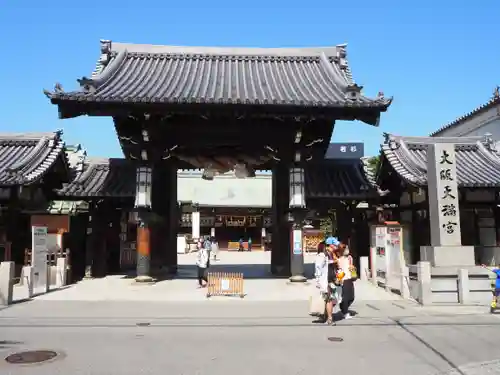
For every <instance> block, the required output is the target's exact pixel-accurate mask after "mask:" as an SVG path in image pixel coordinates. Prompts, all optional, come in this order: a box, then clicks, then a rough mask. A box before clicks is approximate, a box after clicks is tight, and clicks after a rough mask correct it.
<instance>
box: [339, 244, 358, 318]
mask: <svg viewBox="0 0 500 375" xmlns="http://www.w3.org/2000/svg"><path fill="white" fill-rule="evenodd" d="M339 249H340V250H341V251H342V256H340V258H339V262H338V265H339V268H340V269H341V270H342V271H343V272H344V274H345V276H344V279H343V282H342V300H341V302H340V311H341V312H342V315H344V319H350V318H351V314H350V313H349V307H351V305H352V303H353V302H354V281H355V280H354V279H353V278H352V270H353V268H354V261H353V258H352V256H351V254H350V252H349V248H348V247H347V246H346V245H345V244H344V243H341V244H340V245H339Z"/></svg>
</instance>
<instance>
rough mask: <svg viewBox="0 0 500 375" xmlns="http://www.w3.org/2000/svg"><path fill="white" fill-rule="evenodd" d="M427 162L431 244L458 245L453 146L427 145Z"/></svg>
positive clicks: (447, 144)
mask: <svg viewBox="0 0 500 375" xmlns="http://www.w3.org/2000/svg"><path fill="white" fill-rule="evenodd" d="M427 163H428V166H427V182H428V191H429V214H430V226H431V245H432V246H460V245H461V244H462V241H461V230H460V210H459V197H458V185H457V168H456V157H455V145H454V144H449V143H436V144H432V145H429V146H428V149H427Z"/></svg>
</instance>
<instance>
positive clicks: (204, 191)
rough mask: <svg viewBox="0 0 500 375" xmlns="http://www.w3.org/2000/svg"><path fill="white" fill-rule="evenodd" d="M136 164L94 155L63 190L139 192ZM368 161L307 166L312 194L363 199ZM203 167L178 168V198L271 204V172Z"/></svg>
mask: <svg viewBox="0 0 500 375" xmlns="http://www.w3.org/2000/svg"><path fill="white" fill-rule="evenodd" d="M134 168H135V167H134V164H133V163H132V162H130V161H128V160H125V159H109V160H93V161H90V162H88V163H86V166H85V170H84V172H83V173H82V174H81V175H80V176H79V177H77V178H76V179H75V180H74V181H73V182H71V183H69V184H66V185H65V186H64V187H63V189H61V190H60V191H59V195H60V196H64V197H75V198H78V197H79V198H83V197H89V198H91V197H98V198H101V197H134V195H135V169H134ZM366 173H367V171H366V169H365V166H364V163H362V162H361V161H357V162H352V161H351V162H339V163H334V162H331V163H327V166H322V165H321V166H320V165H318V166H316V165H310V166H308V167H307V169H306V174H305V178H306V196H307V197H308V198H343V199H349V198H352V199H363V198H366V197H368V196H370V195H371V194H372V193H373V192H374V188H373V186H372V185H371V184H370V181H369V179H368V178H367V175H366ZM201 175H202V173H201V171H183V170H179V171H178V172H177V192H178V193H177V200H178V201H184V202H193V203H197V204H198V205H200V206H214V207H217V206H224V207H271V205H272V174H271V173H265V172H258V173H256V177H255V178H249V179H245V180H240V179H237V178H235V177H234V176H233V174H232V173H227V174H224V175H220V176H217V177H215V178H214V179H213V180H212V181H207V180H203V179H202V178H201Z"/></svg>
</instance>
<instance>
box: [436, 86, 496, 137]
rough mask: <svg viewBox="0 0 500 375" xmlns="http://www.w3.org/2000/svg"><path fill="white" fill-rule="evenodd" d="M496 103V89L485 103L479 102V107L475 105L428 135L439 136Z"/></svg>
mask: <svg viewBox="0 0 500 375" xmlns="http://www.w3.org/2000/svg"><path fill="white" fill-rule="evenodd" d="M497 90H498V88H497ZM496 105H498V106H500V94H499V93H498V91H495V94H494V95H493V97H492V98H491V99H490V100H488V101H487V102H486V103H484V104H481V105H480V106H479V107H476V108H475V109H474V110H472V111H471V112H469V113H466V114H465V115H463V116H460V117H459V118H457V119H455V120H453V121H452V122H450V123H448V124H446V125H444V126H442V127H441V128H439V129H438V130H436V131H435V132H433V133H431V134H430V136H431V137H435V136H439V134H441V133H442V132H444V131H445V130H447V129H450V128H453V127H455V126H458V125H460V124H463V123H464V122H466V121H467V120H469V119H471V118H472V117H474V116H476V115H478V114H480V113H483V112H485V111H487V110H488V109H490V108H493V107H494V106H496Z"/></svg>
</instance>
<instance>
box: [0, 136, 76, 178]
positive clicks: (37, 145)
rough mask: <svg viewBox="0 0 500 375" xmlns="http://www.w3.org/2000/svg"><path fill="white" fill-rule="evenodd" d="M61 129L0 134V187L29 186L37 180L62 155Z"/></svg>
mask: <svg viewBox="0 0 500 375" xmlns="http://www.w3.org/2000/svg"><path fill="white" fill-rule="evenodd" d="M61 136H62V131H57V132H53V133H0V186H15V185H29V184H32V183H34V182H37V181H39V180H40V179H41V178H42V177H43V176H44V175H45V174H46V173H47V172H48V171H49V170H50V168H51V167H52V166H53V165H54V163H55V162H56V161H57V159H58V158H60V157H62V158H63V159H64V162H65V163H66V165H68V160H67V158H66V155H65V152H64V142H63V140H62V138H61Z"/></svg>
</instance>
